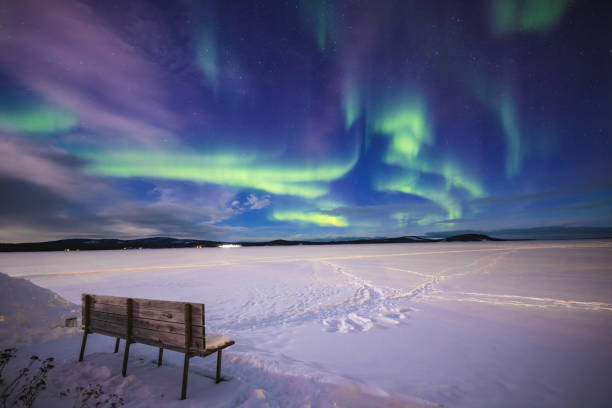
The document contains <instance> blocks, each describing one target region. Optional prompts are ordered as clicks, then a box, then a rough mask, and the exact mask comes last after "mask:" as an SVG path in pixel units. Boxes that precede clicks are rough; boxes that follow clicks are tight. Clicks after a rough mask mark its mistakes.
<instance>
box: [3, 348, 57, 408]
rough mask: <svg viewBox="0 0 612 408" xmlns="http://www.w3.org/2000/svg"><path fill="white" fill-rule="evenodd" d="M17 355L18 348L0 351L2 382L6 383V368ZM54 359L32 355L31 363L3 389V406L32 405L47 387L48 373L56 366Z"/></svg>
mask: <svg viewBox="0 0 612 408" xmlns="http://www.w3.org/2000/svg"><path fill="white" fill-rule="evenodd" d="M16 355H17V349H14V348H10V349H4V350H2V352H1V353H0V384H2V385H4V378H3V377H2V374H3V372H4V368H5V367H6V366H7V364H8V363H9V361H10V360H11V359H12V358H14V357H15V356H16ZM53 360H54V359H53V357H49V358H47V359H44V360H41V359H40V358H39V357H38V356H31V357H30V362H29V364H28V365H27V366H26V367H23V368H22V369H20V370H19V371H18V372H17V376H16V377H15V378H13V380H12V381H10V382H7V384H6V385H5V387H4V388H3V389H2V392H1V393H0V404H2V408H6V407H7V406H11V407H13V406H19V405H21V406H24V407H31V406H32V405H33V404H34V401H35V400H36V397H38V394H39V393H40V392H41V391H42V390H44V389H46V388H47V375H48V374H49V371H51V370H52V369H53V367H54V365H53V364H52V363H53Z"/></svg>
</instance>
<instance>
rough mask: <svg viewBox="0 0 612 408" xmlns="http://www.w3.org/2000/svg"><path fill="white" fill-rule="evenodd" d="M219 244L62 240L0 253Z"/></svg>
mask: <svg viewBox="0 0 612 408" xmlns="http://www.w3.org/2000/svg"><path fill="white" fill-rule="evenodd" d="M220 244H221V242H216V241H203V240H197V239H177V238H168V237H154V238H141V239H129V240H123V239H62V240H59V241H48V242H26V243H20V244H0V252H28V251H65V250H67V249H69V250H71V251H76V250H104V249H141V248H190V247H198V246H202V247H217V246H219V245H220Z"/></svg>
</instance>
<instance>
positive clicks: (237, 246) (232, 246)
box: [219, 244, 242, 248]
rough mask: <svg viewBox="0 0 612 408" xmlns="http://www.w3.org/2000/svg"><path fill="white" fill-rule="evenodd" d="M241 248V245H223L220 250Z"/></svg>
mask: <svg viewBox="0 0 612 408" xmlns="http://www.w3.org/2000/svg"><path fill="white" fill-rule="evenodd" d="M241 246H242V245H240V244H221V245H219V248H240V247H241Z"/></svg>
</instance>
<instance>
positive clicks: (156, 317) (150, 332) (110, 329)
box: [82, 294, 206, 352]
mask: <svg viewBox="0 0 612 408" xmlns="http://www.w3.org/2000/svg"><path fill="white" fill-rule="evenodd" d="M82 302H83V326H84V329H85V330H88V331H89V332H92V333H100V334H105V335H108V336H113V337H120V338H124V339H129V340H131V341H135V342H137V343H143V344H148V345H151V346H156V347H163V348H167V349H171V350H172V349H173V350H177V351H189V352H191V351H201V350H206V331H205V327H204V322H205V320H204V305H203V304H200V303H184V302H173V301H167V300H151V299H136V298H125V297H116V296H101V295H90V294H83V295H82Z"/></svg>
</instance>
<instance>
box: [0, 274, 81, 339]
mask: <svg viewBox="0 0 612 408" xmlns="http://www.w3.org/2000/svg"><path fill="white" fill-rule="evenodd" d="M76 316H80V307H79V306H77V305H75V304H73V303H71V302H69V301H68V300H66V299H64V298H63V297H61V296H59V295H58V294H57V293H54V292H52V291H51V290H49V289H44V288H41V287H39V286H36V285H34V284H33V283H32V282H30V281H28V280H25V279H21V278H11V277H10V276H8V275H6V274H4V273H0V346H1V347H8V346H21V345H24V344H29V343H32V342H44V341H49V340H53V339H56V338H58V337H61V336H65V335H69V334H71V333H75V332H76V331H77V329H76V328H66V327H64V325H65V320H66V319H67V318H69V317H76Z"/></svg>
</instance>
